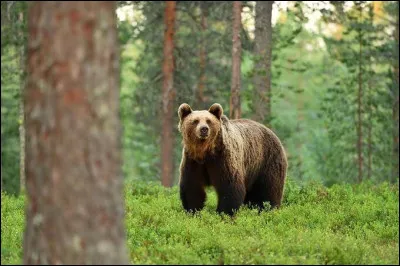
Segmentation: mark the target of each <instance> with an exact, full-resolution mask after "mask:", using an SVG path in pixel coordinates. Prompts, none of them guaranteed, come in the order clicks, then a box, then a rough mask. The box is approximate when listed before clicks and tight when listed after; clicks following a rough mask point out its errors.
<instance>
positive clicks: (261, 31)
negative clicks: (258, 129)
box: [253, 1, 273, 124]
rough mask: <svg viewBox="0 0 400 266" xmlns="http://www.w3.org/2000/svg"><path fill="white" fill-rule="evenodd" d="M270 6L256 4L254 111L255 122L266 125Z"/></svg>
mask: <svg viewBox="0 0 400 266" xmlns="http://www.w3.org/2000/svg"><path fill="white" fill-rule="evenodd" d="M272 4H273V1H257V2H256V19H255V40H254V44H255V47H254V48H255V50H254V55H255V69H254V89H255V93H254V99H253V102H254V109H255V110H254V111H255V120H257V121H259V122H261V123H266V124H268V123H269V121H270V119H271V55H272V26H271V16H272Z"/></svg>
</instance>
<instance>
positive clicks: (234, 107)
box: [229, 1, 242, 119]
mask: <svg viewBox="0 0 400 266" xmlns="http://www.w3.org/2000/svg"><path fill="white" fill-rule="evenodd" d="M232 13H233V27H232V32H233V37H232V82H231V100H230V114H229V115H230V118H231V119H238V118H240V116H241V110H240V64H241V52H242V51H241V50H242V45H241V42H240V29H241V24H242V21H241V13H242V2H241V1H233V9H232Z"/></svg>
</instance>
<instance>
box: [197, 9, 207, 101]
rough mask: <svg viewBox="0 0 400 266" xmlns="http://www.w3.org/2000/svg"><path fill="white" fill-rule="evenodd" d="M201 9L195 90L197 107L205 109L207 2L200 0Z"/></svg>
mask: <svg viewBox="0 0 400 266" xmlns="http://www.w3.org/2000/svg"><path fill="white" fill-rule="evenodd" d="M200 10H201V42H200V56H199V57H200V78H199V85H198V90H197V104H198V108H199V109H205V108H206V106H205V101H206V98H205V96H204V87H205V83H206V59H207V52H206V43H207V39H206V31H207V2H200Z"/></svg>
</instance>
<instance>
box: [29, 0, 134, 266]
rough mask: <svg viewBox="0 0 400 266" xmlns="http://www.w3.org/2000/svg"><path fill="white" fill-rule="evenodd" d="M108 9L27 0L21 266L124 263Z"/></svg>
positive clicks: (108, 5)
mask: <svg viewBox="0 0 400 266" xmlns="http://www.w3.org/2000/svg"><path fill="white" fill-rule="evenodd" d="M115 4H116V3H115V2H85V1H81V2H56V1H55V2H52V1H48V2H32V3H30V8H29V15H28V33H29V39H28V50H27V84H26V91H25V122H26V157H25V159H26V161H25V166H26V188H27V201H28V205H27V209H26V217H27V223H26V230H25V235H24V247H23V249H24V260H23V263H24V264H71V265H72V264H82V265H83V264H127V263H129V260H128V256H127V255H128V253H127V248H126V243H125V242H126V234H125V229H124V228H125V225H124V215H125V214H124V213H125V211H124V201H123V195H124V193H123V177H122V171H121V143H120V140H121V125H120V120H119V51H118V43H117V38H118V35H117V28H116V15H115Z"/></svg>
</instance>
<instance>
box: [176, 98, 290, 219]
mask: <svg viewBox="0 0 400 266" xmlns="http://www.w3.org/2000/svg"><path fill="white" fill-rule="evenodd" d="M178 114H179V118H180V121H179V125H178V128H179V131H180V132H181V133H182V142H183V152H182V161H181V167H180V182H179V183H180V194H181V200H182V203H183V207H184V208H185V209H186V210H187V211H196V210H200V209H202V208H203V207H204V201H205V198H206V195H205V191H204V188H205V187H206V186H210V185H211V186H213V187H215V189H216V192H217V194H218V207H217V211H218V212H224V213H227V214H230V215H232V214H233V212H234V211H236V210H237V209H238V208H239V207H240V205H242V204H243V203H245V204H248V205H251V206H257V207H258V208H259V209H263V207H264V206H263V205H264V203H265V202H269V203H270V204H271V206H272V207H279V206H280V204H281V200H282V196H283V188H284V182H285V178H286V171H287V159H286V154H285V151H284V148H283V146H282V144H281V142H280V140H279V139H278V137H277V136H276V135H275V134H274V133H273V132H272V131H271V130H270V129H268V128H267V127H265V126H263V125H261V124H259V123H257V122H255V121H252V120H248V119H237V120H229V119H228V118H227V117H226V116H224V115H223V109H222V107H221V106H220V105H219V104H213V105H212V106H211V107H210V109H209V110H208V111H206V110H203V111H193V110H192V109H191V108H190V106H189V105H187V104H182V105H181V106H180V107H179V110H178ZM202 127H207V128H208V132H209V134H208V136H207V137H204V136H203V137H202V136H200V129H201V128H202ZM201 138H203V139H201Z"/></svg>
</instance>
